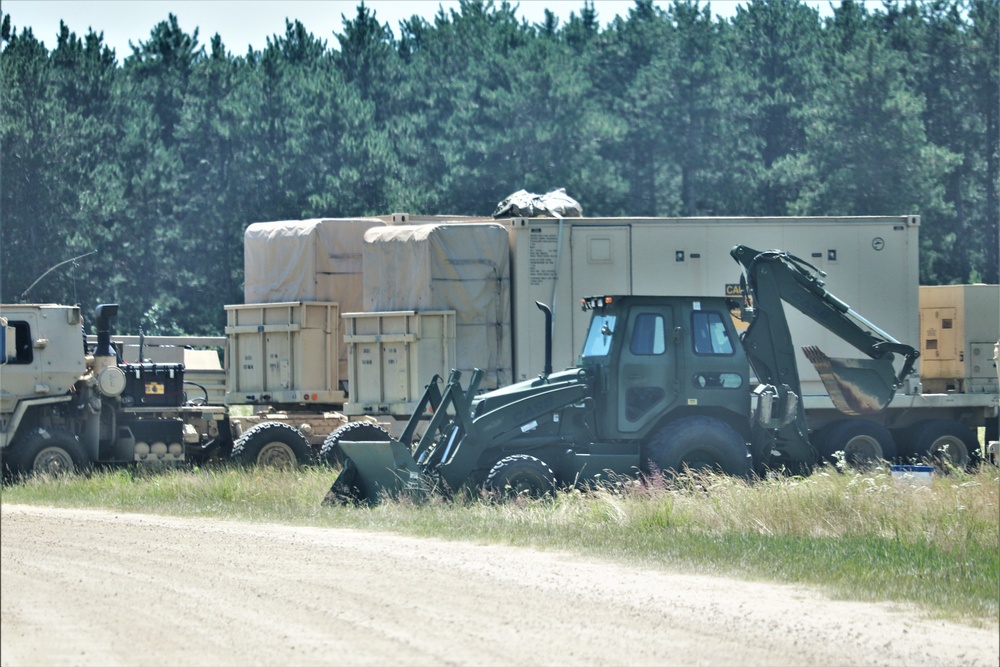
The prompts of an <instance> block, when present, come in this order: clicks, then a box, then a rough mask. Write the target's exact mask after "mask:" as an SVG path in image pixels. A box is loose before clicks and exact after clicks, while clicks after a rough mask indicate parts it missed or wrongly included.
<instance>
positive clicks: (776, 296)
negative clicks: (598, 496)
mask: <svg viewBox="0 0 1000 667" xmlns="http://www.w3.org/2000/svg"><path fill="white" fill-rule="evenodd" d="M732 255H733V257H734V258H735V259H736V260H737V261H738V262H739V263H740V264H742V265H743V266H744V267H745V270H746V277H745V285H746V289H745V290H744V294H745V302H744V303H743V304H742V309H741V311H742V313H743V316H744V317H745V318H746V319H747V320H748V321H749V322H750V326H749V327H748V329H747V330H746V332H745V333H744V334H743V335H742V336H741V335H740V334H739V333H738V332H737V330H736V327H735V326H734V323H733V318H732V316H731V310H732V309H733V308H734V305H735V307H737V308H739V305H740V304H738V303H737V304H733V303H732V300H731V299H726V298H723V297H697V298H694V297H677V296H600V297H588V298H586V299H584V300H583V302H582V304H583V308H584V309H585V310H590V311H592V313H593V315H592V318H591V322H590V328H589V333H588V336H587V338H586V341H585V343H584V346H583V350H582V351H581V354H580V358H579V364H578V365H577V366H576V367H575V368H571V369H568V370H563V371H559V372H555V373H553V372H551V369H550V368H549V366H550V363H549V362H548V361H546V369H545V372H544V373H543V374H542V375H540V376H539V377H538V378H537V379H535V380H530V381H525V382H520V383H517V384H514V385H510V386H508V387H504V388H501V389H497V390H494V391H490V392H486V393H483V394H479V393H478V387H479V381H480V379H481V378H482V373H481V372H480V371H475V372H474V373H473V374H472V377H471V379H470V382H469V385H468V387H467V388H465V389H463V388H462V385H461V374H460V373H459V372H457V371H452V373H451V375H450V377H449V378H448V381H447V382H446V383H444V385H443V386H444V388H443V390H442V389H441V379H440V377H437V376H435V378H434V379H433V380H432V382H431V383H430V384H429V385H428V386H427V388H426V391H425V393H424V396H423V398H422V400H421V402H420V405H419V406H418V410H416V411H415V412H414V415H413V417H411V419H410V421H409V423H408V424H407V426H406V428H405V429H404V431H403V433H402V435H401V437H400V438H399V440H392V441H387V442H362V441H358V442H341V443H340V447H341V448H342V450H343V454H344V457H345V468H344V470H343V472H342V473H341V475H340V476H339V477H338V479H337V481H336V482H335V483H334V485H333V487H332V488H331V489H330V493H329V494H328V496H327V500H328V501H337V500H339V501H344V500H363V501H368V502H375V501H377V500H378V499H379V498H380V497H381V496H383V495H387V494H388V495H394V494H398V493H400V492H403V491H416V490H420V491H426V490H428V489H430V488H437V489H439V490H442V491H444V492H446V493H447V492H454V491H456V490H458V489H460V488H468V489H478V488H485V489H486V490H487V491H489V492H493V493H499V494H522V493H527V494H530V495H538V494H542V493H547V492H549V491H551V490H553V489H554V488H556V487H557V486H574V485H575V486H586V485H588V484H591V483H593V482H595V481H599V480H601V479H607V478H609V477H615V476H623V475H633V476H634V475H637V474H649V473H654V472H656V471H672V470H681V469H683V468H692V469H714V470H720V471H723V472H725V473H728V474H732V475H737V476H749V475H750V474H751V473H752V472H754V471H756V472H758V473H761V472H763V471H764V469H765V468H767V467H777V466H786V467H790V468H796V469H808V468H809V467H811V466H812V465H814V464H815V463H816V462H817V461H818V455H817V452H816V449H815V448H814V447H812V446H811V445H810V443H809V436H808V429H807V426H806V423H805V412H804V410H803V408H802V403H801V400H800V399H801V389H800V384H799V378H798V371H797V368H796V365H795V357H794V352H793V350H792V347H791V334H790V332H789V330H788V324H787V321H786V319H785V316H784V311H783V309H782V301H785V302H787V303H789V304H791V305H792V306H794V307H796V308H798V309H799V310H802V311H803V312H805V313H806V314H807V315H809V316H810V317H812V318H813V319H815V320H816V321H818V322H820V323H821V324H823V325H824V326H826V327H827V328H829V329H830V330H832V331H835V332H836V333H838V335H840V336H841V337H842V338H844V339H845V340H848V341H849V342H850V343H851V344H852V345H854V346H855V347H857V348H858V349H859V350H861V351H862V352H864V353H865V354H867V355H868V356H869V357H870V360H869V361H865V362H857V361H847V360H839V359H830V358H828V357H827V356H826V355H825V354H823V353H822V352H820V351H819V350H817V349H814V348H813V349H810V350H809V352H808V358H809V359H810V360H811V361H813V363H814V365H816V366H817V369H818V370H819V372H820V374H821V376H822V377H823V380H824V383H825V386H827V387H830V388H831V390H830V391H831V395H833V393H834V391H836V393H837V396H836V397H835V398H834V400H835V402H836V403H837V406H838V407H839V408H840V409H842V410H844V411H845V412H848V413H855V414H856V413H863V412H866V411H871V410H877V409H881V408H882V407H884V406H885V405H886V404H887V403H888V401H889V400H891V398H892V395H893V392H894V391H895V389H896V388H897V387H898V386H899V385H900V383H901V382H902V380H903V378H904V377H905V376H906V374H907V373H909V370H910V369H911V368H912V365H913V361H914V360H915V358H916V352H915V351H914V350H913V348H910V347H909V346H906V345H902V344H900V343H898V342H897V341H894V340H892V339H891V338H889V337H888V336H887V335H886V334H883V333H882V332H879V331H878V329H876V328H875V327H874V326H873V325H870V324H868V323H866V322H864V321H863V320H861V322H862V323H863V326H862V325H859V324H858V323H857V322H856V321H855V320H857V316H856V315H855V314H854V313H853V312H852V311H851V310H850V308H848V307H847V306H846V305H845V304H843V303H842V302H840V301H839V300H837V299H836V297H833V296H832V295H829V294H828V293H827V292H826V291H825V290H823V289H822V283H821V282H820V281H819V276H818V275H817V273H816V272H815V271H809V270H808V269H809V267H808V266H807V265H805V263H804V262H801V261H800V260H797V259H795V258H793V257H790V256H789V255H787V254H785V253H782V252H780V251H769V252H765V253H761V252H758V251H755V250H752V249H750V248H747V247H745V246H737V247H736V248H734V249H733V251H732ZM540 307H541V308H543V310H544V307H543V306H541V305H540ZM546 329H547V331H546V335H547V336H550V335H551V320H550V318H549V317H548V316H547V317H546ZM894 353H902V354H903V355H904V356H905V357H906V362H905V363H904V367H903V369H902V370H901V371H900V372H899V374H895V373H894V372H893V366H892V361H893V358H894ZM751 367H752V369H753V373H751ZM754 377H755V378H756V379H754ZM428 412H429V413H430V421H429V422H428V423H427V424H426V428H425V429H424V431H423V435H421V436H420V437H419V438H415V434H416V431H417V429H418V427H419V426H420V424H421V423H422V422H421V419H426V416H427V415H426V413H428Z"/></svg>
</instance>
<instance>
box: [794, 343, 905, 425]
mask: <svg viewBox="0 0 1000 667" xmlns="http://www.w3.org/2000/svg"><path fill="white" fill-rule="evenodd" d="M802 351H803V352H804V353H805V355H806V359H808V360H809V361H810V362H811V363H812V365H813V367H814V368H815V369H816V371H817V372H818V373H819V377H820V379H822V380H823V386H824V387H826V391H827V393H828V394H829V395H830V398H831V399H832V400H833V404H834V406H836V408H837V409H838V410H840V411H841V412H843V413H845V414H849V415H868V414H873V413H876V412H880V411H881V410H883V409H884V408H885V407H886V406H887V405H889V401H891V400H892V397H893V395H894V394H895V392H896V386H897V385H896V376H895V374H894V373H895V372H894V370H893V367H892V355H889V356H888V358H882V359H833V358H831V357H828V356H826V354H824V353H823V351H822V350H820V349H819V348H818V347H815V346H808V347H803V348H802Z"/></svg>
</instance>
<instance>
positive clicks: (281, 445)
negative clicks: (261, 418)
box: [232, 422, 312, 468]
mask: <svg viewBox="0 0 1000 667" xmlns="http://www.w3.org/2000/svg"><path fill="white" fill-rule="evenodd" d="M232 458H233V460H235V461H236V462H238V463H241V464H242V465H246V466H254V465H256V466H262V467H273V468H294V467H296V466H298V465H306V464H308V463H309V462H310V459H311V458H312V450H311V449H310V447H309V442H308V441H306V439H305V436H303V435H302V434H301V433H299V431H298V430H297V429H296V428H295V427H293V426H289V425H288V424H285V423H283V422H263V423H261V424H257V425H256V426H254V427H253V428H251V429H250V430H249V431H247V432H246V433H244V434H243V435H242V436H241V437H240V439H239V440H237V441H236V444H234V445H233V453H232Z"/></svg>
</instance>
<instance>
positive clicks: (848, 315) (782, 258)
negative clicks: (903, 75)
mask: <svg viewBox="0 0 1000 667" xmlns="http://www.w3.org/2000/svg"><path fill="white" fill-rule="evenodd" d="M730 254H731V255H732V256H733V258H734V259H735V260H736V261H737V262H739V263H740V264H741V265H742V266H743V267H744V270H745V274H746V290H745V291H744V299H745V304H751V303H752V307H749V308H745V309H744V310H745V312H747V313H748V314H749V316H750V326H749V327H748V329H747V331H746V333H745V334H744V347H745V348H746V351H747V355H748V356H749V357H750V363H751V365H752V366H753V369H754V372H755V373H756V374H757V377H758V379H759V380H760V382H761V383H762V384H768V385H776V386H782V385H784V386H787V387H788V388H789V390H791V391H792V392H794V393H795V394H796V395H797V396H801V388H800V381H799V376H798V370H797V368H796V363H795V352H794V347H793V345H792V338H791V332H790V331H789V328H788V321H787V319H786V318H785V314H784V310H783V308H782V304H781V302H782V301H784V302H786V303H788V304H790V305H791V306H793V307H794V308H796V309H797V310H799V311H800V312H802V313H804V314H805V315H806V316H808V317H809V318H811V319H813V320H814V321H816V322H818V323H819V324H820V325H822V326H823V327H825V328H826V329H828V330H829V331H831V332H833V333H834V334H836V335H837V336H838V337H840V338H841V339H843V340H845V341H846V342H848V343H849V344H851V345H852V346H853V347H855V348H856V349H857V350H859V351H860V352H862V353H863V354H865V355H867V356H868V357H870V359H871V360H846V359H831V358H829V357H827V356H826V355H825V354H823V352H821V351H820V350H819V349H818V348H816V347H812V346H807V347H803V351H804V352H805V354H806V358H807V359H809V361H810V362H811V363H812V364H813V366H815V367H816V370H817V371H818V372H819V374H820V377H821V378H822V380H823V384H824V386H825V387H826V389H827V391H828V393H829V394H830V398H831V399H832V400H833V402H834V404H835V405H836V406H837V408H838V409H839V410H840V411H842V412H845V413H847V414H867V413H872V412H878V411H880V410H882V409H883V408H885V406H886V405H888V404H889V401H891V400H892V397H893V395H894V394H895V391H896V389H898V388H899V387H900V386H901V385H902V383H903V380H904V379H905V378H906V376H907V375H909V374H910V372H911V371H912V370H913V365H914V363H915V362H916V359H917V357H918V356H919V354H920V353H919V352H918V351H917V350H915V349H914V348H912V347H910V346H909V345H906V344H903V343H900V342H899V341H897V340H895V339H894V338H892V336H890V335H889V334H887V333H885V332H884V331H882V330H881V329H879V328H878V327H876V326H875V325H874V324H872V323H871V322H869V321H867V320H866V319H864V318H863V317H861V316H860V315H858V314H857V313H855V312H854V311H853V310H851V308H850V306H848V305H847V304H846V303H844V302H843V301H841V300H840V299H838V298H837V297H836V296H834V295H832V294H830V293H829V292H827V291H826V290H825V289H824V288H823V283H822V281H821V280H820V278H821V277H822V276H823V275H824V274H822V272H821V271H819V270H818V269H816V268H815V267H813V266H811V265H810V264H808V263H807V262H804V261H803V260H801V259H798V258H797V257H794V256H792V255H789V254H788V253H785V252H781V251H778V250H768V251H764V252H761V251H758V250H754V249H752V248H748V247H747V246H742V245H741V246H736V247H735V248H733V250H732V251H731V253H730ZM744 320H746V317H744ZM895 354H900V355H903V357H904V362H903V365H902V368H901V369H900V371H899V373H898V374H896V373H895V371H894V369H893V363H892V362H893V359H894V355H895ZM799 411H801V406H799Z"/></svg>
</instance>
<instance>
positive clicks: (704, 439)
mask: <svg viewBox="0 0 1000 667" xmlns="http://www.w3.org/2000/svg"><path fill="white" fill-rule="evenodd" d="M644 458H645V460H646V461H647V462H648V463H647V465H648V464H649V463H651V464H652V465H653V466H655V467H656V468H658V469H659V470H660V471H662V472H666V471H677V472H680V471H682V470H684V469H685V468H687V469H690V470H717V471H722V472H724V473H726V474H727V475H733V476H736V477H749V476H750V473H751V471H752V470H753V465H752V459H751V456H750V449H749V448H748V447H747V444H746V441H745V440H744V438H743V436H741V435H740V434H739V433H738V432H737V431H736V429H734V428H733V427H732V426H730V425H729V424H727V423H726V422H724V421H721V420H719V419H713V418H711V417H705V416H700V415H699V416H694V417H682V418H680V419H677V420H675V421H672V422H670V423H668V424H667V425H666V426H664V427H662V428H660V430H658V431H656V432H655V433H654V434H653V437H652V438H650V440H649V442H648V443H647V445H646V447H645V456H644ZM648 471H649V470H647V472H648Z"/></svg>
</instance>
